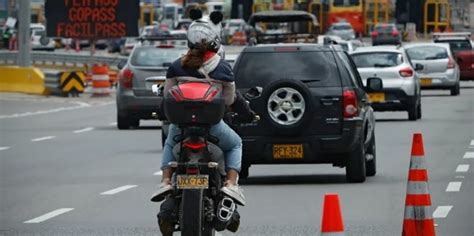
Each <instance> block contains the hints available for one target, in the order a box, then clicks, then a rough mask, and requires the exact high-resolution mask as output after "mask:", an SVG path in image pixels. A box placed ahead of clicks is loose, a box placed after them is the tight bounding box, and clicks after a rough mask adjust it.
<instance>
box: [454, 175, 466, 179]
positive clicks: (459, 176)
mask: <svg viewBox="0 0 474 236" xmlns="http://www.w3.org/2000/svg"><path fill="white" fill-rule="evenodd" d="M454 178H456V179H464V176H462V175H457V176H455V177H454Z"/></svg>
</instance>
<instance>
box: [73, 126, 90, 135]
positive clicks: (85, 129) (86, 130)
mask: <svg viewBox="0 0 474 236" xmlns="http://www.w3.org/2000/svg"><path fill="white" fill-rule="evenodd" d="M92 130H94V127H87V128H84V129H80V130H75V131H74V133H75V134H79V133H84V132H88V131H92Z"/></svg>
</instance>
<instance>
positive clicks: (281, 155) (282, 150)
mask: <svg viewBox="0 0 474 236" xmlns="http://www.w3.org/2000/svg"><path fill="white" fill-rule="evenodd" d="M273 158H274V159H301V158H303V144H275V145H273Z"/></svg>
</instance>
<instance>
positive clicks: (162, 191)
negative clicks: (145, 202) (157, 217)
mask: <svg viewBox="0 0 474 236" xmlns="http://www.w3.org/2000/svg"><path fill="white" fill-rule="evenodd" d="M171 191H173V186H171V184H169V183H161V184H160V185H159V186H158V190H156V192H154V193H153V195H152V196H151V199H150V200H151V201H152V202H161V201H163V200H165V197H166V195H168V194H170V193H171Z"/></svg>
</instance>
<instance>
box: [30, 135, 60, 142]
mask: <svg viewBox="0 0 474 236" xmlns="http://www.w3.org/2000/svg"><path fill="white" fill-rule="evenodd" d="M53 138H56V137H55V136H46V137H41V138H34V139H32V140H31V142H39V141H44V140H48V139H53Z"/></svg>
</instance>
